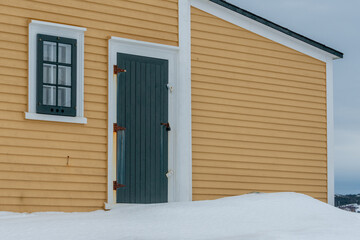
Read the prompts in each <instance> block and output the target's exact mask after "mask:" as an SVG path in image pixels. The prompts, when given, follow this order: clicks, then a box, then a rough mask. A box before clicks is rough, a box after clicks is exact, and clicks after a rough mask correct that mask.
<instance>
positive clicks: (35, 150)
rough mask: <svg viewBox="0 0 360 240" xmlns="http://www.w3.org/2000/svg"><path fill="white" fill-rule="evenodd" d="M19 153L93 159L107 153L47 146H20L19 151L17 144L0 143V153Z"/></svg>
mask: <svg viewBox="0 0 360 240" xmlns="http://www.w3.org/2000/svg"><path fill="white" fill-rule="evenodd" d="M1 153H3V154H19V155H32V156H54V157H65V158H66V157H67V156H70V158H88V159H93V160H99V159H103V160H105V159H106V157H107V155H106V153H105V152H88V151H84V150H66V151H65V150H64V149H55V148H47V149H43V147H41V146H37V147H27V146H26V147H24V146H22V147H21V152H19V147H18V146H10V145H5V146H2V145H0V154H1Z"/></svg>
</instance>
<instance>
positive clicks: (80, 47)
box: [25, 20, 87, 124]
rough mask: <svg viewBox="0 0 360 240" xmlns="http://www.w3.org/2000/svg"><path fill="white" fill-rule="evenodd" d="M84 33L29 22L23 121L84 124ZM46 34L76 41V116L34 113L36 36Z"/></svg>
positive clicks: (54, 25)
mask: <svg viewBox="0 0 360 240" xmlns="http://www.w3.org/2000/svg"><path fill="white" fill-rule="evenodd" d="M84 31H86V28H81V27H75V26H69V25H64V24H58V23H50V22H42V21H37V20H31V22H30V24H29V66H28V68H29V70H28V71H29V86H28V112H26V113H25V119H31V120H42V121H54V122H66V123H81V124H86V123H87V119H86V118H85V117H84ZM37 34H46V35H53V36H60V37H66V38H73V39H76V40H77V70H76V71H77V73H76V116H75V117H65V116H56V115H48V114H38V113H36V84H37V83H36V63H37V61H36V49H37V42H36V35H37Z"/></svg>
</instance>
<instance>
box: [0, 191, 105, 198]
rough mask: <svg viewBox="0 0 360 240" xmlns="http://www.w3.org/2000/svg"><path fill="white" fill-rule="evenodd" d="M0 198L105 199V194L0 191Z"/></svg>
mask: <svg viewBox="0 0 360 240" xmlns="http://www.w3.org/2000/svg"><path fill="white" fill-rule="evenodd" d="M0 197H23V198H60V199H61V198H63V199H99V200H102V199H105V198H106V193H105V192H87V191H86V190H85V191H81V192H80V191H53V190H23V189H6V191H4V189H0Z"/></svg>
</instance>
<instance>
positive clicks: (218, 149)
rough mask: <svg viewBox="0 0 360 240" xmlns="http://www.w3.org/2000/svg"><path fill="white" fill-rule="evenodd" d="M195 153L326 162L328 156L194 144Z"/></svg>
mask: <svg viewBox="0 0 360 240" xmlns="http://www.w3.org/2000/svg"><path fill="white" fill-rule="evenodd" d="M193 149H194V151H199V152H207V153H222V154H244V155H250V156H259V157H278V158H294V159H304V160H323V161H326V154H315V153H303V152H281V151H272V150H262V149H256V148H237V147H229V146H219V145H209V144H201V143H197V142H196V140H195V142H194V143H193Z"/></svg>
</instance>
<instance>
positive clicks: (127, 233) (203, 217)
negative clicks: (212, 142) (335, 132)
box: [0, 193, 360, 240]
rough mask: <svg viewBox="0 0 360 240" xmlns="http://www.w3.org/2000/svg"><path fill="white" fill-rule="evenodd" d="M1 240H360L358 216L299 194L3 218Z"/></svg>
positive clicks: (0, 214)
mask: <svg viewBox="0 0 360 240" xmlns="http://www.w3.org/2000/svg"><path fill="white" fill-rule="evenodd" d="M0 239H1V240H10V239H11V240H12V239H14V240H15V239H16V240H27V239H29V240H42V239H46V240H50V239H51V240H70V239H76V240H81V239H86V240H92V239H96V240H107V239H111V240H115V239H116V240H120V239H121V240H124V239H157V240H159V239H221V240H225V239H226V240H235V239H241V240H242V239H250V240H260V239H264V240H265V239H266V240H273V239H281V240H282V239H286V240H291V239H306V240H312V239H314V240H315V239H316V240H318V239H324V240H339V239H346V240H351V239H357V240H358V239H360V214H356V213H349V212H346V211H343V210H340V209H337V208H335V207H332V206H329V205H327V204H325V203H322V202H320V201H317V200H315V199H313V198H310V197H307V196H305V195H301V194H296V193H268V194H247V195H243V196H238V197H229V198H223V199H219V200H213V201H199V202H185V203H168V204H152V205H123V206H119V207H116V208H114V209H112V210H111V211H95V212H89V213H32V214H24V213H9V212H0Z"/></svg>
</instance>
